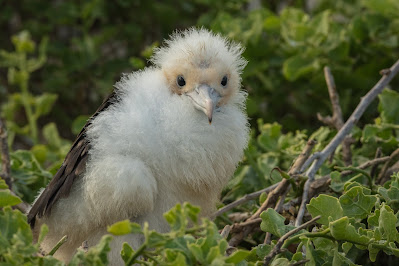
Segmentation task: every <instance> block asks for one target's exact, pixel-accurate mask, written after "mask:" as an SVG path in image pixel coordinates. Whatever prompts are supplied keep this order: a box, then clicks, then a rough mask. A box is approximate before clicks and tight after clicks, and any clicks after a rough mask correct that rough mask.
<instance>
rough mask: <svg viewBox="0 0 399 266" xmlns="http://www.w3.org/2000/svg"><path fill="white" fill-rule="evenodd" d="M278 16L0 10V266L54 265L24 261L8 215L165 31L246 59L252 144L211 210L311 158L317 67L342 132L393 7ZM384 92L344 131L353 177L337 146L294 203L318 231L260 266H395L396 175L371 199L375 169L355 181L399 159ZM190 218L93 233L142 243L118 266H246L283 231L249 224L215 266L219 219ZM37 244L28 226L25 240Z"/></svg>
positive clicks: (392, 26) (96, 1)
mask: <svg viewBox="0 0 399 266" xmlns="http://www.w3.org/2000/svg"><path fill="white" fill-rule="evenodd" d="M277 2H278V1H263V2H262V5H261V6H260V7H259V8H255V9H252V8H248V6H249V5H248V1H246V0H236V1H227V0H223V1H216V2H215V1H208V0H196V1H192V2H187V1H177V2H176V1H170V0H167V1H158V2H156V3H152V2H146V1H136V2H135V1H124V0H117V1H114V2H112V3H111V2H107V1H103V0H91V1H87V2H85V3H84V4H82V3H81V2H79V1H76V0H72V1H61V2H59V3H58V2H57V3H53V4H49V3H48V2H46V1H35V3H33V2H32V1H27V0H23V1H22V2H20V3H18V4H15V3H13V2H12V1H9V2H7V1H6V2H4V1H3V2H2V1H0V3H1V4H2V5H1V6H2V9H1V11H0V22H3V24H4V25H9V27H4V29H3V30H4V32H3V34H2V35H1V36H0V46H1V50H0V67H1V68H3V69H2V70H1V72H0V103H2V108H1V116H2V117H3V118H4V119H5V121H6V124H7V128H8V135H9V144H10V147H11V153H10V156H11V171H12V172H11V175H12V178H13V191H14V192H15V194H16V195H17V196H14V195H12V194H11V192H10V191H9V190H8V188H7V186H6V185H5V182H4V181H3V180H0V208H1V209H0V264H5V265H24V264H26V265H64V264H63V263H62V262H60V261H58V260H56V259H54V258H53V257H52V256H44V257H41V256H37V254H38V244H32V233H31V231H30V228H29V226H28V224H27V223H26V218H25V216H24V215H23V214H22V213H21V212H20V211H18V210H12V209H11V208H10V206H14V205H16V204H18V203H20V202H21V199H22V200H23V201H26V202H32V201H33V199H34V197H35V196H36V195H37V191H38V190H39V189H40V188H41V187H43V186H45V185H46V184H47V183H48V181H49V180H50V178H51V176H52V175H53V174H54V173H55V172H56V171H57V169H58V168H59V166H60V165H61V163H62V160H63V158H64V157H65V154H66V153H67V152H68V150H69V148H70V144H71V141H69V140H66V139H64V138H65V137H69V138H72V135H76V134H78V133H79V132H80V130H81V128H82V126H83V125H84V124H85V123H86V121H87V119H88V118H89V114H91V113H92V112H93V111H94V110H95V109H96V107H97V106H98V104H99V103H100V101H101V99H103V98H104V96H105V95H106V94H108V93H109V92H110V90H111V86H112V84H114V82H115V80H117V79H118V77H119V76H120V73H121V72H129V71H131V70H137V69H141V68H143V67H144V66H145V65H146V61H147V60H148V59H149V57H150V56H151V55H152V53H153V50H154V48H156V47H157V46H159V45H160V41H161V40H162V39H163V38H164V37H166V36H167V35H168V34H170V33H171V32H172V31H173V30H174V29H175V28H185V27H187V26H191V25H195V24H197V25H198V26H206V27H209V28H211V29H213V30H214V31H216V32H220V33H222V34H223V35H226V36H227V37H229V38H231V39H234V40H236V41H239V42H241V43H243V45H244V46H245V47H246V51H245V54H244V56H245V58H246V59H248V60H249V64H248V66H247V68H246V69H245V72H244V74H243V84H244V87H245V89H246V90H248V92H249V99H248V102H247V110H248V113H249V116H250V117H251V118H252V120H251V123H252V126H253V130H252V133H251V134H252V135H251V140H250V143H249V147H248V149H247V150H246V151H245V158H244V162H243V163H242V164H241V165H240V166H239V168H238V170H237V172H236V173H235V176H234V178H233V179H232V180H231V181H230V183H229V184H228V186H227V187H226V189H225V191H224V193H223V202H224V203H228V202H231V201H234V200H236V199H237V198H239V197H242V196H244V195H246V194H248V193H251V192H253V191H257V190H259V189H262V188H264V187H267V186H270V185H273V184H275V183H277V182H279V181H280V180H282V178H288V177H287V173H286V170H288V169H289V168H290V166H291V165H292V162H293V160H294V159H295V158H296V157H297V156H298V155H299V154H300V153H301V151H302V149H303V147H304V146H305V144H306V141H307V140H309V139H315V140H317V144H316V146H315V148H314V150H315V151H320V150H322V149H323V148H324V147H325V146H326V145H327V144H328V143H329V141H330V140H331V139H332V138H333V136H334V135H335V134H336V131H335V130H333V129H330V128H328V127H323V126H322V127H319V125H318V124H317V123H316V122H315V119H316V115H315V114H316V112H321V113H322V114H329V113H330V107H329V106H330V101H329V99H328V96H327V90H326V88H325V87H326V86H325V81H324V78H323V74H322V68H323V67H324V66H325V65H328V66H330V68H331V69H332V73H333V74H334V77H335V81H336V85H337V89H338V92H339V94H340V103H341V106H342V109H343V113H344V118H345V117H347V116H348V114H349V113H350V112H351V111H352V110H353V109H354V106H355V104H357V103H358V101H359V98H360V96H362V95H364V94H365V93H366V91H367V90H368V89H370V88H371V87H372V86H373V85H374V84H375V82H376V81H377V80H378V78H379V76H378V72H379V70H380V69H382V68H386V67H387V66H390V65H391V64H392V63H393V61H394V60H396V59H397V58H398V57H399V49H398V48H399V39H398V36H399V35H398V34H399V31H398V29H399V19H398V16H397V14H398V13H399V6H398V4H397V1H395V0H384V1H377V0H353V1H344V0H338V1H332V0H322V1H316V2H317V3H316V4H315V5H314V6H310V7H308V8H306V10H305V9H304V8H303V5H304V2H303V1H290V4H289V5H286V6H284V4H280V3H277ZM281 7H283V8H282V9H280V8H281ZM360 10H361V11H362V12H360ZM32 14H35V16H32ZM132 14H152V16H151V17H150V19H148V16H133V15H132ZM43 22H45V23H43ZM29 33H31V35H30V34H29ZM10 36H13V37H11V38H10ZM31 36H32V37H33V39H32V38H31ZM46 36H47V37H46ZM42 37H43V39H42V41H41V42H40V44H39V45H37V44H36V41H35V40H36V39H37V38H42ZM48 39H50V40H51V41H49V42H48V41H47V40H48ZM9 51H12V52H9ZM398 85H399V83H398V79H395V80H393V83H391V87H390V88H386V89H385V90H384V92H383V93H382V94H380V95H379V104H378V109H377V108H370V110H369V111H368V113H366V114H365V117H364V118H362V120H361V121H360V123H359V127H358V128H355V129H353V130H352V132H351V135H352V138H353V139H354V143H353V144H352V145H351V151H352V166H350V167H346V166H345V163H344V162H343V158H342V155H341V152H342V147H341V146H339V147H338V148H337V150H336V151H335V154H334V156H332V157H331V158H330V160H329V161H328V162H326V163H324V165H323V166H322V167H321V169H320V171H319V172H318V173H317V175H316V178H320V177H325V176H327V175H328V176H329V177H330V178H331V184H330V189H329V190H327V191H324V192H325V193H327V194H321V195H319V196H317V197H315V198H313V199H311V200H310V202H309V204H308V205H307V210H308V212H309V214H310V215H311V216H312V217H315V216H318V215H321V218H320V219H319V220H318V225H317V226H315V227H314V228H312V230H308V229H305V230H301V231H300V232H298V233H296V234H295V235H292V236H291V237H289V238H288V239H287V240H286V241H285V243H284V244H283V248H284V249H285V251H284V252H283V253H281V254H279V255H277V256H276V257H275V258H274V259H273V260H272V262H271V265H290V264H294V263H297V262H299V261H301V260H308V262H307V264H308V265H356V264H355V263H357V264H362V265H371V264H372V262H376V263H379V264H383V263H385V262H386V261H387V260H386V258H387V257H388V258H389V260H390V261H391V262H392V261H393V262H397V261H399V259H398V257H399V248H398V244H399V243H398V241H399V233H398V231H397V226H399V221H398V217H399V203H398V198H399V176H398V174H394V175H393V176H392V177H391V180H389V181H388V182H386V183H385V184H383V185H381V184H380V183H379V182H377V181H379V180H376V177H377V176H378V174H379V171H380V170H381V166H379V167H377V168H375V169H374V173H372V171H369V170H367V169H366V170H364V169H363V170H362V169H359V168H358V166H359V165H361V164H362V163H364V162H366V161H368V160H370V159H372V158H374V156H375V152H376V150H377V148H381V152H382V156H387V155H391V154H392V152H393V151H394V150H396V149H397V147H398V145H399V125H398V124H399V120H398V119H399V118H398V117H399V116H398V115H397V114H398V113H399V109H398V108H399V107H398V106H399V105H398V104H397V102H398V101H399V93H398V92H397V90H395V89H397V87H398ZM56 101H57V104H55V102H56ZM70 106H73V107H74V108H69V107H70ZM372 107H373V106H372ZM377 111H378V112H377ZM78 115H79V116H78ZM48 121H56V123H48ZM264 121H268V123H265V122H264ZM273 121H278V122H273ZM56 125H57V126H56ZM57 128H58V129H60V131H58V129H57ZM71 132H72V133H71ZM60 133H61V134H60ZM17 148H24V150H15V151H14V149H17ZM1 170H2V169H1V168H0V173H1ZM274 170H276V171H274ZM346 170H350V171H351V173H350V174H347V173H344V171H346ZM384 178H386V177H384ZM305 180H306V179H305V177H301V176H298V177H296V179H295V180H294V179H293V178H290V182H291V186H292V190H290V192H289V193H288V194H287V195H286V198H285V201H286V202H289V201H291V200H293V199H296V198H298V197H299V196H300V195H301V194H302V190H303V184H304V182H305ZM266 197H267V195H266V194H265V193H263V194H262V195H261V196H260V197H259V200H258V201H257V200H252V201H249V202H247V203H246V204H242V205H240V206H239V207H237V208H236V209H235V211H239V212H241V213H244V214H248V213H253V212H254V211H255V210H257V209H258V208H259V204H260V203H262V202H264V201H265V199H266ZM294 212H295V210H294ZM198 213H199V209H198V208H197V207H194V206H191V205H189V204H184V205H177V206H176V207H175V208H173V209H172V210H170V211H169V212H167V213H166V214H165V219H166V220H167V222H168V223H169V224H170V227H171V231H170V232H167V233H159V232H155V231H153V230H150V229H149V228H148V225H147V224H144V225H142V226H141V225H138V224H135V223H131V222H130V221H128V220H126V221H121V222H118V223H116V224H114V225H112V226H110V227H109V229H108V231H109V232H110V233H111V234H112V235H114V237H118V236H119V235H124V234H142V235H143V238H144V239H145V241H144V243H143V245H142V246H139V247H131V246H129V245H128V244H126V243H125V244H124V245H123V246H122V247H121V257H122V259H123V261H124V262H125V263H126V264H127V265H132V264H134V263H138V264H145V265H148V264H151V265H197V264H213V265H259V264H262V263H263V260H264V257H265V256H267V255H268V254H269V253H270V251H271V250H272V249H273V248H274V247H275V245H276V241H277V239H278V238H280V237H281V236H282V235H284V234H285V233H287V232H288V231H289V230H291V229H293V228H294V226H293V225H292V224H291V223H289V224H288V222H289V221H288V220H289V219H291V218H292V216H291V214H290V213H283V215H280V214H279V213H277V212H276V211H274V210H273V209H268V210H266V211H265V212H263V213H262V214H261V218H262V223H261V225H260V229H261V230H263V232H256V233H254V234H253V235H251V237H250V238H247V239H244V241H243V243H242V246H241V247H240V249H238V250H237V251H235V252H234V253H232V254H231V255H229V256H226V251H227V250H228V244H227V240H226V239H223V238H222V237H221V236H220V234H219V231H218V228H219V229H220V228H223V227H224V226H225V225H226V224H231V223H232V222H233V221H232V220H231V219H230V217H229V215H228V214H223V215H222V216H221V217H218V218H217V219H216V220H215V223H213V222H211V221H209V220H206V219H204V220H201V221H200V220H199V219H198ZM290 222H291V221H290ZM47 231H48V229H47V228H46V227H43V228H42V231H41V234H40V237H39V242H40V239H43V237H44V235H45V234H46V233H47ZM265 232H268V233H270V234H271V242H270V243H268V244H263V243H264V239H265ZM111 239H112V236H110V235H107V236H104V237H103V239H102V240H101V241H100V243H99V244H98V245H97V246H95V247H92V248H91V249H90V250H89V251H88V252H85V251H83V250H78V251H77V253H76V255H75V256H74V258H73V259H72V261H71V263H70V264H71V265H83V264H84V265H105V264H107V256H106V255H107V253H108V252H109V244H110V241H111ZM304 249H305V250H306V252H303V250H304ZM381 258H382V259H384V258H385V260H381Z"/></svg>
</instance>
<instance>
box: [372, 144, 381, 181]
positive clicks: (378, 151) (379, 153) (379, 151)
mask: <svg viewBox="0 0 399 266" xmlns="http://www.w3.org/2000/svg"><path fill="white" fill-rule="evenodd" d="M381 155H382V149H381V147H378V148H377V150H376V151H375V156H374V159H377V158H381ZM377 167H378V165H377V164H376V165H373V167H372V168H371V170H370V176H371V177H372V178H374V176H375V173H376V171H377Z"/></svg>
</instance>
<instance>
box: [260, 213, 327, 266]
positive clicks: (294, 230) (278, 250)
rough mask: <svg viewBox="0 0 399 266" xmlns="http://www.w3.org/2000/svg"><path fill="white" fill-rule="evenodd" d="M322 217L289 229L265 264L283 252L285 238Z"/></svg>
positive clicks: (266, 258) (267, 257)
mask: <svg viewBox="0 0 399 266" xmlns="http://www.w3.org/2000/svg"><path fill="white" fill-rule="evenodd" d="M320 217H321V215H319V216H316V217H315V218H313V219H312V220H310V221H308V222H306V223H304V224H303V225H301V226H298V227H297V228H295V229H292V230H291V231H289V232H288V233H286V234H285V235H283V236H282V237H280V239H279V240H278V241H277V243H276V245H275V246H274V248H273V250H272V251H271V252H270V253H269V254H268V255H267V256H266V257H265V262H264V264H263V265H269V263H270V261H271V260H272V259H273V257H274V256H276V255H277V254H279V253H281V247H282V246H283V244H284V242H285V240H287V239H288V238H289V237H290V236H292V235H294V234H296V233H297V232H299V231H301V230H302V229H304V228H306V227H308V226H309V225H311V224H313V223H315V222H316V221H317V220H318V219H320Z"/></svg>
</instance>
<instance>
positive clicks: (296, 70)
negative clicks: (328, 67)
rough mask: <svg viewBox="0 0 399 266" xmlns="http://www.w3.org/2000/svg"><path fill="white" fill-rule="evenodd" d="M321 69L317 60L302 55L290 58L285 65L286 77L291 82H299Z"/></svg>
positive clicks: (284, 72)
mask: <svg viewBox="0 0 399 266" xmlns="http://www.w3.org/2000/svg"><path fill="white" fill-rule="evenodd" d="M319 69H320V63H319V61H318V60H317V59H315V58H312V57H309V56H304V55H302V54H300V55H295V56H292V57H290V58H288V59H287V60H285V61H284V64H283V74H284V77H285V78H286V79H288V80H289V81H294V80H297V79H298V78H300V77H302V76H305V75H307V74H309V73H312V72H314V71H317V70H319Z"/></svg>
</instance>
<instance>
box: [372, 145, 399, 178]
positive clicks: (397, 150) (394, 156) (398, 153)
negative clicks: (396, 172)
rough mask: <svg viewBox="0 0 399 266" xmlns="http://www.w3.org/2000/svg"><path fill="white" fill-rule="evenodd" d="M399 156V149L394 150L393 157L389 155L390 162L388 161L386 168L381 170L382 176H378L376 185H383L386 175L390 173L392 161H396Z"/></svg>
mask: <svg viewBox="0 0 399 266" xmlns="http://www.w3.org/2000/svg"><path fill="white" fill-rule="evenodd" d="M398 155H399V148H398V149H396V150H394V151H393V152H392V153H391V155H389V156H388V157H389V160H387V161H386V162H385V164H384V166H383V167H382V169H381V172H380V174H379V175H378V178H377V181H376V183H378V184H382V183H383V182H382V180H383V179H384V177H385V173H386V172H387V171H388V168H389V165H390V164H391V162H392V160H393V159H395V158H396V157H397V156H398Z"/></svg>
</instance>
